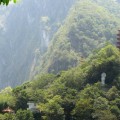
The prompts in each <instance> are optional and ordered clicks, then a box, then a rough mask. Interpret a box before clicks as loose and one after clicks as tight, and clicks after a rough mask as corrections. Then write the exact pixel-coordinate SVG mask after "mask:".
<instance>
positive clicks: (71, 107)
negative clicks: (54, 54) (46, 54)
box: [0, 44, 120, 120]
mask: <svg viewBox="0 0 120 120" xmlns="http://www.w3.org/2000/svg"><path fill="white" fill-rule="evenodd" d="M90 63H91V64H90ZM119 67H120V52H119V50H118V49H117V48H116V47H115V46H113V45H111V44H106V45H105V47H104V48H102V49H101V50H98V51H97V52H94V53H93V54H91V55H90V56H89V57H88V58H87V59H86V60H84V61H83V62H82V64H81V65H79V66H77V67H75V68H72V69H69V70H68V71H62V72H61V73H60V74H58V75H54V74H43V75H37V76H36V77H35V78H34V80H33V81H30V82H26V83H24V84H23V85H21V86H18V87H16V88H14V89H11V88H10V87H7V88H5V89H4V90H1V92H0V112H1V115H0V119H1V120H8V119H9V120H10V119H11V120H21V118H22V120H28V119H29V120H33V115H34V113H31V112H30V111H27V110H26V109H27V108H28V106H27V102H29V101H34V102H35V103H36V104H37V108H38V109H39V110H40V116H39V118H37V117H36V118H35V120H119V117H120V74H119V72H120V69H119ZM103 72H105V73H106V74H107V77H106V80H105V85H102V84H101V73H103ZM8 106H9V107H11V108H12V109H14V110H15V112H16V114H7V113H6V114H2V110H3V109H5V108H6V107H8Z"/></svg>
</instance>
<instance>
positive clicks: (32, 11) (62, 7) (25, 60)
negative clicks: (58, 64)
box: [0, 0, 74, 88]
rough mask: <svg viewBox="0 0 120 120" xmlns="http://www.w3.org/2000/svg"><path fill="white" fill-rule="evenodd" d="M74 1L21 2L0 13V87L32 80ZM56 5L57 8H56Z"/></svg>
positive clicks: (2, 9) (27, 0) (43, 0)
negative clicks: (36, 67)
mask: <svg viewBox="0 0 120 120" xmlns="http://www.w3.org/2000/svg"><path fill="white" fill-rule="evenodd" d="M73 3H74V0H57V1H56V0H52V1H51V0H40V1H39V0H34V1H33V0H22V1H21V2H20V3H16V4H14V5H13V4H10V5H9V6H7V7H5V6H3V7H2V6H1V8H0V9H1V10H0V26H1V29H0V30H1V32H0V82H1V83H2V84H0V88H1V87H5V86H9V85H11V86H15V85H17V84H21V83H23V81H25V80H27V79H29V75H30V74H32V71H33V70H34V66H35V64H36V59H37V57H38V56H42V55H43V54H44V52H45V51H46V49H47V47H48V44H49V41H50V39H51V37H52V36H53V34H54V32H55V31H56V30H57V29H58V28H59V26H60V24H62V21H63V20H64V18H65V17H66V15H67V12H68V10H69V8H70V7H71V5H72V4H73ZM53 4H54V6H53Z"/></svg>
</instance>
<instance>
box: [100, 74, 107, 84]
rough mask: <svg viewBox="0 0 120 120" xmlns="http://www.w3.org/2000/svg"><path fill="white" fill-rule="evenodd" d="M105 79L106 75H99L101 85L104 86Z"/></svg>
mask: <svg viewBox="0 0 120 120" xmlns="http://www.w3.org/2000/svg"><path fill="white" fill-rule="evenodd" d="M105 78H106V73H102V74H101V84H102V85H105Z"/></svg>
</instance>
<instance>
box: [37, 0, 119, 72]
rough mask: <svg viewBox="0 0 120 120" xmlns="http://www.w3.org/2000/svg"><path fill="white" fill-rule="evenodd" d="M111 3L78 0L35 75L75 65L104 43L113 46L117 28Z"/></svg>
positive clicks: (115, 7)
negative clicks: (109, 43)
mask: <svg viewBox="0 0 120 120" xmlns="http://www.w3.org/2000/svg"><path fill="white" fill-rule="evenodd" d="M119 11H120V4H119V3H118V2H117V1H115V0H106V1H104V0H84V1H83V0H78V1H77V3H76V4H75V5H74V7H72V9H71V10H70V12H69V15H68V16H67V18H66V20H65V23H64V25H63V26H61V27H60V28H59V30H58V31H57V33H56V34H55V35H54V37H53V40H52V41H51V46H49V49H48V51H47V53H46V54H45V55H44V57H43V59H42V62H41V63H40V67H39V68H38V71H39V72H50V73H58V72H60V71H61V70H67V69H69V68H71V67H74V66H76V65H77V64H78V63H80V61H82V60H81V59H83V57H84V58H86V57H87V56H88V55H89V54H91V53H92V51H93V50H95V49H99V48H101V47H103V46H104V45H105V43H106V42H107V41H109V42H111V43H113V44H115V42H116V33H117V30H118V29H119V26H120V15H119V14H118V12H119Z"/></svg>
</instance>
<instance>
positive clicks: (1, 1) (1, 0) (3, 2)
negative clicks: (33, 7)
mask: <svg viewBox="0 0 120 120" xmlns="http://www.w3.org/2000/svg"><path fill="white" fill-rule="evenodd" d="M10 1H11V2H12V1H13V2H14V3H16V1H17V0H0V4H3V5H8V4H9V2H10Z"/></svg>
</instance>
